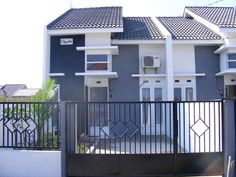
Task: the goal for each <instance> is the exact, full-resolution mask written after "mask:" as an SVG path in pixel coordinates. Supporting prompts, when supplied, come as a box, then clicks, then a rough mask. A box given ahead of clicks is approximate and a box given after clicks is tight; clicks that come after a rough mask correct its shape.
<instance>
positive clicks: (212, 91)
mask: <svg viewBox="0 0 236 177" xmlns="http://www.w3.org/2000/svg"><path fill="white" fill-rule="evenodd" d="M217 48H218V46H195V66H196V73H205V74H206V75H205V76H203V77H197V78H196V85H197V86H196V87H197V100H212V99H218V98H220V93H219V91H220V89H223V87H224V86H223V78H222V77H216V76H215V74H216V73H218V72H219V71H220V58H219V55H216V54H214V51H215V50H216V49H217Z"/></svg>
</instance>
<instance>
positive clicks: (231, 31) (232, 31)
mask: <svg viewBox="0 0 236 177" xmlns="http://www.w3.org/2000/svg"><path fill="white" fill-rule="evenodd" d="M220 31H221V32H222V33H235V31H236V27H228V28H225V27H222V28H220Z"/></svg>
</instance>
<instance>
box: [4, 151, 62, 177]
mask: <svg viewBox="0 0 236 177" xmlns="http://www.w3.org/2000/svg"><path fill="white" fill-rule="evenodd" d="M0 159H1V160H0V177H60V176H61V152H60V151H30V150H12V149H0Z"/></svg>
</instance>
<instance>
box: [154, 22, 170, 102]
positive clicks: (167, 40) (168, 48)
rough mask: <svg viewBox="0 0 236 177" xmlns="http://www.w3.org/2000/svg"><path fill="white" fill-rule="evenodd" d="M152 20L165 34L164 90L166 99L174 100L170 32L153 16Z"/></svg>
mask: <svg viewBox="0 0 236 177" xmlns="http://www.w3.org/2000/svg"><path fill="white" fill-rule="evenodd" d="M152 21H153V22H154V23H155V24H156V26H157V27H158V28H159V29H160V31H161V32H162V34H163V35H164V36H165V39H166V43H165V49H166V50H165V55H166V60H165V71H166V91H167V93H166V94H167V95H166V96H167V101H173V100H174V71H173V68H174V65H173V49H172V45H173V43H172V36H171V34H170V32H169V31H168V30H167V29H166V28H165V27H164V26H163V25H162V24H161V22H160V21H159V20H158V19H157V18H156V17H153V18H152Z"/></svg>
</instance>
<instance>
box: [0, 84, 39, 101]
mask: <svg viewBox="0 0 236 177" xmlns="http://www.w3.org/2000/svg"><path fill="white" fill-rule="evenodd" d="M38 90H39V89H37V88H27V86H26V85H25V84H6V85H3V86H1V87H0V96H2V97H6V98H20V99H28V98H30V97H32V96H33V95H35V94H36V93H37V92H38Z"/></svg>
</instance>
